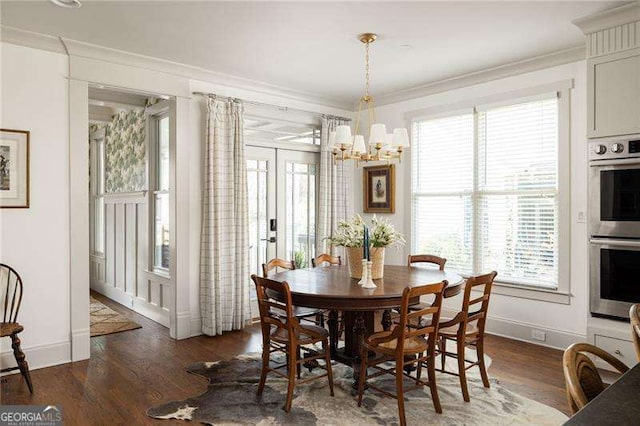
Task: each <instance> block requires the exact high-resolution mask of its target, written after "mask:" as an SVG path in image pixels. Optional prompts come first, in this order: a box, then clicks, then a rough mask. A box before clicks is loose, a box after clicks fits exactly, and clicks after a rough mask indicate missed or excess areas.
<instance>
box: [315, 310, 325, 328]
mask: <svg viewBox="0 0 640 426" xmlns="http://www.w3.org/2000/svg"><path fill="white" fill-rule="evenodd" d="M316 322H317V323H318V325H319V326H320V327H322V328H324V312H318V313H317V314H316Z"/></svg>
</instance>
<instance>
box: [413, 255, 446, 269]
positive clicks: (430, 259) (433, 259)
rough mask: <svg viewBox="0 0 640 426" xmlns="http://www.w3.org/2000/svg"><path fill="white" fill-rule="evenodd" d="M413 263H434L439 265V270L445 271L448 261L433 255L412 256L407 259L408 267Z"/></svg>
mask: <svg viewBox="0 0 640 426" xmlns="http://www.w3.org/2000/svg"><path fill="white" fill-rule="evenodd" d="M412 263H433V264H434V265H438V269H440V270H441V271H444V264H445V263H447V259H445V258H444V257H438V256H434V255H432V254H410V255H409V257H408V259H407V266H411V264H412Z"/></svg>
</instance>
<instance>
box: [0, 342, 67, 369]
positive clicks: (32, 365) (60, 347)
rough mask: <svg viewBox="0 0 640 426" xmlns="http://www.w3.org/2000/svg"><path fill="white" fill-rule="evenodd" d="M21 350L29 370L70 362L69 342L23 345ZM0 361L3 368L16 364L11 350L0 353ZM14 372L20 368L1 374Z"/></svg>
mask: <svg viewBox="0 0 640 426" xmlns="http://www.w3.org/2000/svg"><path fill="white" fill-rule="evenodd" d="M22 350H23V351H24V353H25V355H26V358H27V362H28V363H29V370H37V369H39V368H45V367H51V366H54V365H60V364H66V363H68V362H71V342H59V343H51V344H48V345H40V346H32V347H30V348H26V347H23V348H22ZM0 363H1V364H2V367H3V368H5V367H11V366H15V365H17V364H16V359H15V358H14V357H13V350H9V351H6V352H2V353H1V354H0ZM15 373H20V370H14V371H10V372H8V373H3V375H5V374H15Z"/></svg>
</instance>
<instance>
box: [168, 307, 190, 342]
mask: <svg viewBox="0 0 640 426" xmlns="http://www.w3.org/2000/svg"><path fill="white" fill-rule="evenodd" d="M175 330H176V335H175V336H171V337H173V338H174V339H177V340H181V339H188V338H189V337H191V312H189V311H185V312H178V313H177V315H176V327H175Z"/></svg>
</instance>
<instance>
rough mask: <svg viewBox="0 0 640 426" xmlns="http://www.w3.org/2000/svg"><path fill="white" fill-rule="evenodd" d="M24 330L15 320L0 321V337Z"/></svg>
mask: <svg viewBox="0 0 640 426" xmlns="http://www.w3.org/2000/svg"><path fill="white" fill-rule="evenodd" d="M22 330H24V327H23V326H21V325H20V324H18V323H17V322H3V323H0V337H7V336H11V335H13V334H16V333H20V332H21V331H22Z"/></svg>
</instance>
